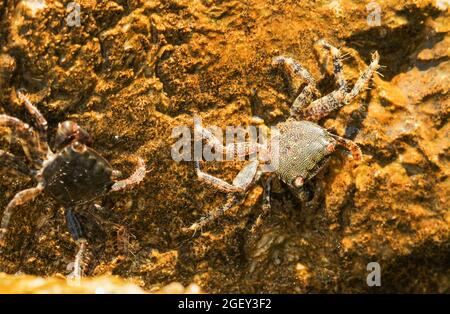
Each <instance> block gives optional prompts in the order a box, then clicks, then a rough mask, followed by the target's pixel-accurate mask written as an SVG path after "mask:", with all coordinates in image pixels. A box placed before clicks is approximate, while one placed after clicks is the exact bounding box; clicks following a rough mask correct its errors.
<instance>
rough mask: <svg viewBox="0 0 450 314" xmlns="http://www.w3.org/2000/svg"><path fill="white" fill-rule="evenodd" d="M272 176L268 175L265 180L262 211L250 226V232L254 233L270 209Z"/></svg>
mask: <svg viewBox="0 0 450 314" xmlns="http://www.w3.org/2000/svg"><path fill="white" fill-rule="evenodd" d="M273 178H274V176H270V177H269V178H268V179H267V181H266V184H265V188H264V199H263V206H262V213H261V214H260V215H259V216H258V218H257V219H256V221H255V224H254V225H253V226H252V230H251V232H252V233H255V232H256V230H258V228H259V227H260V226H261V225H262V223H263V221H264V218H265V217H266V216H267V214H268V213H269V211H270V209H271V204H270V192H271V189H272V180H273Z"/></svg>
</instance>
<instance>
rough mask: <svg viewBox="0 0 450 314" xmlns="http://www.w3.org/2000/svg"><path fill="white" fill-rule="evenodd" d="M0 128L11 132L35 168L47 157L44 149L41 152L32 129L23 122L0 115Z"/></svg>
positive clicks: (39, 144) (38, 141) (39, 143)
mask: <svg viewBox="0 0 450 314" xmlns="http://www.w3.org/2000/svg"><path fill="white" fill-rule="evenodd" d="M2 126H3V127H7V128H10V129H11V130H12V132H13V134H14V135H15V136H16V137H17V138H18V139H19V141H20V144H21V146H22V148H23V151H24V152H25V155H26V156H27V158H28V159H29V160H30V161H31V162H32V163H33V165H34V166H35V167H36V168H40V167H41V165H42V161H43V160H44V159H45V157H46V155H47V150H46V148H44V150H43V147H41V142H40V140H39V138H38V136H37V135H36V133H35V132H34V131H33V129H32V128H31V127H30V126H29V125H28V124H26V123H24V122H23V121H21V120H19V119H17V118H14V117H11V116H8V115H5V114H0V127H2Z"/></svg>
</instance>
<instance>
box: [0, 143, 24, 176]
mask: <svg viewBox="0 0 450 314" xmlns="http://www.w3.org/2000/svg"><path fill="white" fill-rule="evenodd" d="M0 168H12V169H14V170H17V171H19V172H21V173H23V174H27V175H31V171H30V170H29V169H28V167H27V165H26V164H25V163H23V162H22V161H21V160H20V159H19V158H17V157H16V156H14V155H13V154H11V153H8V152H5V151H4V150H1V149H0Z"/></svg>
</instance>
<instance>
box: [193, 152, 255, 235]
mask: <svg viewBox="0 0 450 314" xmlns="http://www.w3.org/2000/svg"><path fill="white" fill-rule="evenodd" d="M195 163H196V166H199V165H198V161H196V162H195ZM258 166H259V163H258V161H256V160H255V161H252V162H250V163H249V164H247V165H246V166H245V167H244V168H242V170H241V171H240V172H239V173H238V175H237V176H236V177H235V178H234V180H233V184H229V183H227V182H225V181H223V180H221V179H219V178H216V177H213V176H211V175H209V174H206V173H203V174H204V175H206V176H207V178H208V180H212V181H206V182H208V183H209V184H211V185H212V186H214V187H215V188H217V189H218V190H221V191H224V192H229V193H230V194H229V196H228V198H227V202H226V203H225V205H223V206H222V207H219V208H217V209H215V210H213V211H212V212H210V213H209V214H208V216H206V217H203V218H202V219H201V220H200V221H198V222H196V223H194V224H192V225H191V226H190V227H189V228H185V229H184V231H194V232H195V231H197V230H198V229H201V228H203V227H204V226H205V225H207V224H208V223H210V222H212V221H214V220H216V219H217V218H219V217H220V216H222V215H223V214H225V212H226V211H227V210H228V209H230V208H231V207H233V206H234V205H235V204H236V203H237V202H238V200H239V197H238V195H237V194H234V193H233V192H245V191H247V190H248V188H249V187H250V186H251V185H252V184H253V183H254V182H256V181H257V180H258V179H259V177H260V173H259V172H258V171H257V170H258ZM199 171H200V170H199ZM200 172H201V171H200ZM197 173H198V172H197ZM205 180H206V179H205ZM218 182H219V183H218Z"/></svg>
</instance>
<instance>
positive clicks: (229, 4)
mask: <svg viewBox="0 0 450 314" xmlns="http://www.w3.org/2000/svg"><path fill="white" fill-rule="evenodd" d="M68 2H69V1H48V2H45V1H20V2H19V1H3V2H1V3H0V47H1V51H0V113H7V114H10V115H13V116H16V117H19V118H21V119H23V120H25V121H27V122H31V120H30V118H29V116H28V115H27V114H26V111H25V109H24V108H23V107H22V106H20V103H19V102H18V101H17V98H16V96H15V93H14V90H15V89H17V88H25V89H26V90H27V92H28V93H29V95H30V98H31V100H32V101H33V102H34V103H35V104H37V106H38V108H39V109H40V110H41V111H42V112H43V114H44V115H45V116H46V117H47V119H48V121H49V127H50V139H52V138H53V137H52V135H53V134H54V131H55V128H56V126H57V123H58V122H60V121H62V120H64V119H74V120H76V121H77V122H79V124H81V125H82V126H83V127H85V128H86V129H87V130H88V131H89V132H90V134H91V135H92V136H93V138H94V140H95V142H94V145H93V147H94V148H95V149H96V150H98V151H99V152H100V153H101V154H102V155H103V156H105V157H106V158H107V159H108V160H110V161H111V162H112V164H113V165H114V166H115V167H116V168H118V169H120V170H123V172H124V173H128V172H129V171H131V167H132V161H133V160H134V159H133V157H134V156H136V155H140V156H142V157H143V158H145V159H146V160H147V165H148V168H149V169H151V173H150V174H149V175H148V176H147V178H146V179H145V181H144V182H143V184H141V185H140V186H139V187H138V188H136V189H133V190H131V191H129V192H126V193H115V194H110V195H108V196H106V197H105V198H103V199H101V200H99V202H98V203H99V204H100V205H101V206H102V207H104V208H106V209H108V210H111V211H114V213H115V214H116V216H117V217H119V219H116V221H114V222H115V223H116V224H117V228H109V229H108V230H106V232H105V233H104V234H102V235H95V234H94V235H92V239H90V240H91V243H93V247H101V249H99V250H97V251H98V252H100V253H98V254H97V256H96V257H95V258H94V260H93V261H91V262H92V263H93V264H94V267H93V270H92V275H93V276H101V275H103V274H114V275H117V276H120V277H122V278H125V279H133V280H135V281H137V282H138V283H139V285H140V286H142V287H144V288H146V289H152V287H155V286H163V285H165V284H168V283H170V282H173V281H178V282H181V283H182V284H184V285H188V284H190V283H196V284H198V285H199V286H201V287H202V289H204V290H205V291H206V292H247V293H249V292H284V293H304V292H450V267H449V265H450V211H449V204H450V202H449V194H450V181H449V174H450V167H449V159H450V158H449V143H450V140H449V132H450V125H449V123H448V117H449V111H450V109H449V108H450V100H449V86H450V84H449V82H450V80H449V76H450V58H449V57H450V45H449V41H450V39H449V38H450V37H449V35H448V32H449V27H450V23H449V7H448V5H447V2H445V1H427V0H421V1H411V0H410V1H398V0H397V1H391V0H389V1H379V12H380V16H381V20H380V23H381V25H374V21H373V20H370V19H371V18H373V14H374V13H376V12H377V9H376V8H375V9H374V8H373V7H370V6H368V7H366V5H367V3H366V2H364V3H363V2H362V1H351V0H341V1H338V0H334V1H327V0H323V1H278V0H275V1H267V0H266V1H263V0H252V1H245V2H244V1H210V0H195V1H191V0H170V1H157V0H148V1H144V0H128V1H120V0H116V1H96V0H83V1H81V0H80V1H78V2H79V3H80V8H81V11H80V24H79V26H77V25H74V26H69V24H71V25H73V23H72V22H75V23H76V19H75V20H73V19H71V20H68V18H71V17H72V18H73V15H71V16H69V15H70V14H71V13H72V14H73V11H72V10H71V9H68V8H67V4H68ZM368 18H369V22H368ZM375 22H376V20H375ZM320 38H326V39H327V40H328V41H330V42H331V43H333V44H334V45H336V46H339V47H342V51H343V52H344V53H347V54H348V56H347V59H346V60H345V62H344V63H345V64H344V71H345V73H346V76H347V79H348V80H349V82H350V84H353V83H354V82H355V80H356V78H357V77H358V75H359V73H360V72H361V71H362V70H363V69H364V68H365V67H366V65H367V64H368V63H369V62H370V54H371V52H373V51H374V50H378V51H379V53H380V55H381V61H380V63H381V64H382V65H384V66H385V67H384V68H381V69H380V71H379V72H380V73H381V74H382V75H383V77H381V76H377V77H375V79H374V80H373V82H372V83H371V85H370V90H368V91H367V92H365V93H363V94H362V95H361V96H360V97H359V98H358V99H357V100H355V101H354V102H352V103H351V104H349V105H347V106H345V107H344V108H342V109H341V110H339V111H337V112H336V113H333V114H332V115H330V116H329V117H327V118H325V119H323V120H322V121H321V125H323V126H325V127H327V128H331V129H333V130H334V131H335V132H336V133H337V134H338V135H341V136H346V137H348V138H350V139H353V140H354V141H355V142H357V143H358V144H359V145H360V146H361V148H362V151H363V153H364V157H363V160H362V161H360V162H355V161H353V160H351V159H350V158H347V156H346V155H345V153H337V154H336V156H335V157H334V158H333V159H332V160H331V162H330V163H329V164H328V166H327V167H326V168H325V169H324V170H323V171H322V172H321V173H320V174H319V175H318V176H317V177H316V178H315V179H314V181H313V182H312V183H313V186H314V199H315V202H313V203H312V204H300V203H299V202H298V201H297V200H296V199H295V198H294V197H293V196H292V195H291V194H290V193H289V191H288V190H287V188H286V187H284V186H282V185H280V186H279V187H278V188H277V189H275V190H276V191H275V193H273V197H272V210H271V212H270V214H269V216H268V217H267V219H266V220H265V221H264V224H263V225H262V227H261V230H260V231H259V233H258V234H257V235H255V236H252V235H250V233H249V229H250V227H251V226H252V224H253V222H254V220H255V218H256V217H257V215H258V214H259V212H260V210H261V197H260V196H261V194H262V185H258V186H256V187H255V188H254V189H252V190H251V191H250V192H249V193H248V195H247V198H246V200H245V202H244V204H243V205H241V206H238V207H234V208H233V209H231V210H230V211H229V213H228V214H227V215H225V216H224V217H223V218H222V219H220V220H219V221H218V222H217V223H216V224H213V225H212V226H209V227H208V228H207V229H206V230H203V233H201V234H196V235H195V236H194V237H192V236H186V235H184V234H183V233H182V232H181V229H182V228H183V227H186V226H188V225H190V224H191V223H193V222H194V221H196V220H198V219H199V218H200V217H202V216H204V215H205V214H206V213H207V212H208V211H210V210H212V209H214V208H216V207H217V206H220V205H221V204H222V203H223V202H224V200H225V195H223V194H222V193H219V192H213V191H212V190H211V189H210V188H208V187H206V186H204V185H202V184H201V183H200V182H199V181H198V180H197V179H196V175H195V172H194V169H193V165H192V163H190V162H180V163H177V162H175V161H173V160H172V158H171V145H172V144H173V143H174V142H175V139H173V138H171V130H172V129H173V128H174V127H176V126H182V125H188V126H192V117H193V116H194V115H198V116H200V117H201V118H202V119H203V123H204V125H210V124H214V125H217V126H219V127H222V128H225V127H226V126H231V125H235V126H238V125H248V124H251V121H252V120H251V118H252V117H253V116H258V117H260V118H262V119H263V121H264V123H265V124H266V125H268V126H270V125H274V124H276V123H277V122H279V121H282V120H284V119H285V118H286V117H287V115H288V112H289V105H290V104H291V103H292V101H293V100H294V99H295V96H296V95H295V91H291V90H290V88H289V84H288V83H287V82H286V80H285V79H284V77H283V76H282V75H281V73H280V72H279V71H276V70H274V69H273V68H272V67H271V65H270V62H271V58H272V57H273V56H276V55H279V54H283V55H288V56H292V57H294V58H296V59H297V60H298V61H299V62H300V63H301V64H303V65H304V66H305V67H306V68H307V69H309V70H310V71H311V73H312V74H313V75H314V76H315V77H316V79H317V80H318V81H319V87H320V89H321V92H322V94H326V93H328V92H330V91H332V90H333V89H334V88H335V84H334V79H333V76H332V72H331V68H330V61H329V58H328V57H327V55H326V54H324V53H323V52H322V51H321V50H320V49H317V47H315V45H314V43H315V42H316V41H317V40H318V39H320ZM0 135H1V137H0V148H1V149H9V150H10V151H13V152H15V153H17V154H18V155H19V154H20V149H18V146H17V145H16V144H14V143H11V141H10V138H9V137H8V136H7V135H8V133H7V132H6V130H0ZM4 135H5V136H4ZM242 166H243V163H241V162H236V163H234V162H226V163H205V164H204V167H205V169H206V170H207V171H209V172H210V173H211V174H214V175H217V176H219V177H221V178H224V179H226V180H228V181H231V180H232V178H233V176H234V175H236V173H237V171H238V169H240V168H241V167H242ZM0 178H1V180H0V195H1V197H0V208H5V206H6V204H7V203H8V201H9V200H10V199H11V198H12V197H13V195H14V194H15V193H16V192H18V191H20V190H21V189H24V188H26V187H29V186H32V185H33V181H32V180H31V179H30V178H27V177H24V176H21V175H19V174H15V173H12V172H11V171H9V170H8V169H1V170H0ZM123 228H126V230H127V231H128V234H129V236H127V237H125V238H124V237H123V233H121V232H120V230H124V229H123ZM121 235H122V236H121ZM75 249H76V248H75V244H74V242H73V241H72V240H71V238H70V236H69V234H68V232H67V231H66V227H65V223H64V218H63V215H62V211H61V209H59V208H58V206H56V205H55V204H54V203H53V202H52V201H51V199H49V198H48V197H45V196H42V197H40V198H38V199H37V200H36V201H34V202H32V203H30V204H27V205H25V206H23V207H21V208H20V209H19V210H17V211H16V212H15V214H14V216H13V218H12V222H11V231H10V232H9V234H8V239H7V246H6V248H5V249H4V250H3V252H2V253H1V255H0V271H4V272H6V273H9V274H14V273H16V272H19V271H20V272H22V273H27V274H34V275H40V276H51V275H54V274H57V273H61V274H67V273H69V272H70V269H69V270H68V267H67V265H68V264H69V263H70V262H71V261H72V259H73V257H74V254H75ZM369 262H378V263H379V264H380V266H381V274H382V277H381V287H368V286H367V284H366V277H367V275H368V273H369V271H368V270H367V269H366V267H367V264H368V263H369ZM3 278H9V277H3ZM20 278H22V277H19V282H18V283H19V284H20ZM2 280H4V279H0V282H1V281H2ZM8 280H10V279H8ZM49 280H50V279H49ZM93 280H94V281H95V280H97V279H93ZM98 280H101V279H98ZM133 289H134V288H133Z"/></svg>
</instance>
